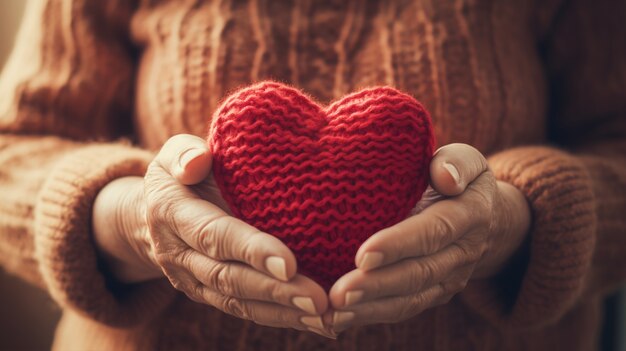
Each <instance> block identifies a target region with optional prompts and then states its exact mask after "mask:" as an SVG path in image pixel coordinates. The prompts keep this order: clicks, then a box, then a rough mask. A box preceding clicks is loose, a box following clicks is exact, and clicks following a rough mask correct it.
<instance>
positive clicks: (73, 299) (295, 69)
mask: <svg viewBox="0 0 626 351" xmlns="http://www.w3.org/2000/svg"><path fill="white" fill-rule="evenodd" d="M26 13H27V17H26V19H25V21H24V25H23V28H22V30H21V32H20V35H19V37H18V42H17V46H16V49H15V52H14V54H13V56H12V58H11V60H10V62H9V64H8V65H7V66H6V69H5V70H4V72H3V75H2V77H1V80H0V199H1V200H0V264H1V265H2V267H3V268H4V269H5V270H7V271H9V272H12V273H14V274H16V275H18V276H20V277H22V278H23V279H25V280H27V281H29V282H32V284H35V285H38V286H40V287H41V288H42V289H46V290H47V291H49V293H50V295H51V296H52V297H53V298H54V300H55V301H56V302H57V303H58V304H59V305H60V306H61V307H62V308H63V311H64V313H63V318H62V320H61V322H60V326H59V329H58V331H57V336H56V340H55V347H56V348H57V349H62V350H67V349H77V350H79V349H80V350H85V349H103V350H122V349H124V348H128V349H150V350H152V349H192V348H198V349H200V348H201V349H216V350H217V349H219V350H229V349H237V350H243V349H259V350H279V349H285V350H321V349H329V350H383V349H393V350H409V349H419V350H464V349H480V350H505V349H507V350H556V349H560V350H589V349H592V348H594V347H595V345H596V338H597V336H598V330H599V329H598V328H599V325H598V323H599V317H600V309H599V306H600V302H601V299H602V297H603V296H604V295H605V294H606V293H607V292H610V291H611V290H612V289H614V288H615V287H616V286H618V285H619V284H621V283H622V282H624V281H625V280H626V268H625V267H626V215H625V214H626V30H625V27H624V22H625V21H626V18H625V17H624V14H626V7H625V5H624V2H614V1H610V0H604V1H602V0H601V1H591V0H571V1H570V0H549V1H539V0H537V1H536V3H535V2H533V1H492V0H458V1H447V0H406V1H400V0H393V1H382V0H378V1H377V0H371V1H365V0H363V1H361V0H351V1H348V0H336V1H313V0H308V1H305V0H302V1H295V2H294V1H270V0H249V1H248V0H221V1H217V0H215V1H182V0H180V1H177V0H161V1H156V0H154V1H150V0H145V1H140V3H135V2H134V1H129V0H107V1H97V0H92V1H89V0H38V1H33V2H32V3H31V4H30V5H29V6H28V8H27V10H26ZM266 78H272V79H277V80H281V81H285V82H288V83H290V84H293V85H295V86H298V87H300V88H302V89H304V90H305V91H307V92H308V93H310V94H312V95H313V96H314V97H316V98H317V99H319V100H321V101H323V102H328V101H330V100H332V99H333V98H336V97H339V96H341V95H343V94H345V93H348V92H350V91H353V90H355V89H357V88H359V87H363V86H368V85H373V84H387V85H392V86H395V87H397V88H399V89H401V90H404V91H407V92H409V93H411V94H413V95H414V96H415V97H416V98H418V99H419V100H420V101H422V102H423V103H424V104H425V105H426V106H427V108H428V109H429V110H430V111H431V114H432V116H433V119H434V123H435V125H436V134H437V138H438V141H439V143H440V144H441V145H443V144H446V143H450V142H464V143H469V144H472V145H474V146H476V147H477V148H478V149H480V150H481V151H482V152H483V153H485V154H486V155H489V156H490V166H491V168H492V169H493V170H494V172H495V173H496V175H497V176H498V178H500V179H503V180H506V181H508V182H510V183H512V184H514V185H515V186H517V187H518V188H519V189H520V190H521V191H522V192H523V193H524V194H525V195H526V197H527V199H528V201H529V203H530V206H531V208H532V214H533V223H532V231H531V233H530V236H529V243H528V247H527V249H526V251H525V253H524V257H522V258H521V259H520V260H518V261H517V262H515V263H514V264H512V265H511V266H510V267H509V268H507V270H506V271H505V272H502V274H500V275H499V276H498V277H496V278H494V279H490V280H485V281H473V282H471V283H470V284H469V286H468V287H467V288H466V289H465V290H464V291H463V292H462V293H461V294H459V295H458V296H457V297H455V298H454V299H453V300H452V301H451V302H450V303H448V304H447V305H444V306H441V307H438V308H435V309H432V310H429V311H426V312H424V313H423V314H421V315H419V316H416V317H415V318H413V319H411V320H408V321H406V322H403V323H399V324H394V325H374V326H368V327H362V328H358V329H353V330H350V331H348V332H346V333H345V334H343V335H342V336H341V337H340V338H339V340H338V341H332V340H326V339H323V338H321V337H318V336H316V335H313V334H309V333H301V332H297V331H295V330H286V329H273V328H266V327H260V326H257V325H255V324H254V323H251V322H246V321H241V320H238V319H236V318H233V317H230V316H227V315H225V314H223V313H221V312H219V311H217V310H216V309H214V308H212V307H210V306H204V305H200V304H196V303H194V302H191V301H190V300H188V299H187V298H186V297H185V296H184V295H182V294H177V293H175V291H174V290H173V289H172V288H171V287H169V285H168V283H167V282H166V281H153V282H148V283H145V284H138V285H133V286H124V285H121V284H119V283H117V282H116V281H115V280H114V279H112V277H111V276H110V275H109V274H107V271H106V267H103V266H102V265H101V264H100V263H99V260H98V257H97V256H96V254H95V250H94V246H93V243H92V239H91V229H90V220H91V208H92V203H93V200H94V198H95V196H96V194H97V193H98V191H99V189H101V188H102V187H103V186H104V185H106V184H107V183H108V182H110V181H111V180H113V179H115V178H117V177H121V176H127V175H143V173H144V171H145V168H146V165H147V164H148V162H149V161H150V160H151V158H152V157H153V155H154V152H155V151H156V150H158V148H159V147H160V146H161V145H162V143H163V142H164V141H165V140H166V139H167V138H168V137H170V136H172V135H174V134H178V133H192V134H197V135H205V132H206V125H207V122H208V118H209V116H211V114H212V111H213V109H214V108H215V107H216V105H217V104H218V103H219V100H220V99H221V98H222V97H223V96H224V95H225V94H227V93H228V92H229V91H232V90H233V89H235V88H236V87H238V86H242V85H246V84H249V83H251V82H254V81H258V80H262V79H266ZM530 145H536V146H530Z"/></svg>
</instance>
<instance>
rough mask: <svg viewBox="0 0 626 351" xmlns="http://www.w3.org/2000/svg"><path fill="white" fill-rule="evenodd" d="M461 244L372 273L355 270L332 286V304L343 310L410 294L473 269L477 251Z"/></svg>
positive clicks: (478, 257) (330, 295)
mask: <svg viewBox="0 0 626 351" xmlns="http://www.w3.org/2000/svg"><path fill="white" fill-rule="evenodd" d="M463 245H464V244H463V243H462V242H461V243H453V244H452V245H449V246H448V247H446V248H445V249H443V250H441V251H439V252H436V253H435V254H433V255H429V256H424V257H420V258H409V259H406V260H402V261H400V262H397V263H396V264H393V265H388V266H385V267H381V268H379V269H375V270H372V271H364V270H361V269H355V270H353V271H351V272H349V273H347V274H346V275H344V276H343V277H341V278H340V279H339V280H338V281H337V282H336V283H335V284H334V285H333V286H332V288H331V289H330V293H329V297H330V301H331V304H332V306H333V307H334V308H344V307H347V306H351V305H354V304H357V303H366V302H368V301H372V300H375V299H379V298H384V297H392V296H403V295H410V294H413V293H415V292H416V291H419V290H422V289H423V288H425V287H429V286H432V285H434V284H437V283H440V282H442V281H445V280H446V279H448V278H449V277H450V276H453V275H455V274H458V272H459V271H462V272H465V271H466V268H472V267H473V266H474V265H475V264H476V262H477V261H478V260H479V259H480V256H481V253H480V252H478V250H473V249H471V246H469V245H467V246H463ZM471 251H474V252H471ZM470 266H471V267H470Z"/></svg>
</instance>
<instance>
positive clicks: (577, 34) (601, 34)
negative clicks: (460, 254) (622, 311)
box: [462, 0, 626, 329]
mask: <svg viewBox="0 0 626 351" xmlns="http://www.w3.org/2000/svg"><path fill="white" fill-rule="evenodd" d="M557 12H558V15H557V16H556V17H555V20H554V23H553V24H552V25H551V30H550V33H548V34H547V35H546V37H545V38H543V42H542V45H543V49H544V57H545V60H546V68H547V72H548V78H549V81H550V82H551V90H552V97H551V102H552V108H551V110H552V113H551V120H550V126H549V127H550V130H551V139H552V140H551V141H552V143H553V144H554V146H536V147H519V148H515V149H511V150H505V151H502V152H499V153H497V154H495V155H492V156H491V157H489V164H490V167H491V168H492V170H493V171H494V172H495V175H496V177H497V178H499V179H501V180H504V181H507V182H509V183H511V184H513V185H515V186H516V187H517V188H518V189H520V190H521V191H522V192H523V193H524V194H525V195H526V198H527V200H528V203H529V204H530V208H531V212H532V217H533V222H532V228H531V232H530V234H529V238H528V242H527V245H526V247H525V248H524V249H523V252H522V253H521V254H520V256H519V257H518V258H517V259H516V260H514V261H515V262H513V263H512V264H511V265H510V267H508V268H507V269H506V270H505V271H504V272H502V274H500V275H499V276H498V277H496V278H493V279H489V280H484V281H474V282H472V283H470V285H468V289H467V290H466V291H465V292H464V293H463V294H462V298H463V299H464V300H465V301H466V302H468V303H469V305H470V307H471V308H473V309H475V310H476V311H478V312H479V313H481V314H482V315H483V316H485V317H486V318H487V319H489V320H491V321H492V322H494V323H497V324H498V325H500V326H503V327H509V328H514V329H517V328H533V327H540V326H544V325H547V324H550V323H553V322H556V321H558V320H559V319H560V318H561V317H563V316H564V315H565V314H566V313H567V312H568V310H569V309H570V308H572V307H573V306H574V305H576V304H577V303H578V302H579V301H581V300H582V299H586V298H589V297H591V296H602V295H603V294H606V293H607V292H610V291H614V290H615V288H617V287H619V286H620V285H621V284H623V283H624V282H625V281H626V268H625V267H626V216H625V214H626V30H624V27H623V22H624V20H626V17H624V15H625V14H626V6H625V4H624V3H623V2H620V3H619V4H618V3H616V2H610V1H596V2H592V1H588V0H574V1H566V2H564V3H563V4H562V6H561V8H560V9H559V10H558V11H557Z"/></svg>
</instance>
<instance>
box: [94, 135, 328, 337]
mask: <svg viewBox="0 0 626 351" xmlns="http://www.w3.org/2000/svg"><path fill="white" fill-rule="evenodd" d="M210 169H211V154H210V151H209V150H208V149H207V146H206V143H205V141H204V140H203V139H201V138H198V137H195V136H191V135H177V136H174V137H172V138H170V139H169V140H168V141H167V142H166V143H165V144H164V146H163V148H162V149H161V150H160V152H159V154H158V155H157V156H156V158H155V159H154V161H153V162H152V163H151V164H150V166H149V167H148V171H147V173H146V176H145V178H140V177H126V178H121V179H118V180H116V181H113V182H111V183H110V184H108V185H107V186H106V187H105V188H104V189H103V190H102V191H101V192H100V194H99V195H98V197H97V199H96V202H95V204H94V210H93V215H94V218H93V227H94V237H95V241H96V245H97V247H98V249H99V251H100V252H101V255H102V257H103V259H104V260H105V262H106V263H107V265H108V267H109V269H110V270H111V272H112V273H113V274H114V275H115V276H116V277H117V278H118V279H119V280H121V281H124V282H129V283H132V282H138V281H144V280H148V279H154V278H159V277H162V276H163V274H164V275H165V276H166V277H167V278H168V279H169V281H170V282H171V283H172V285H173V286H174V287H175V288H176V289H178V290H180V291H182V292H183V293H185V294H186V295H187V296H188V297H189V298H190V299H192V300H194V301H196V302H199V303H204V304H207V305H211V306H214V307H216V308H218V309H220V310H222V311H224V312H226V313H229V314H232V315H235V316H237V317H239V318H243V319H249V320H252V321H254V322H256V323H258V324H262V325H267V326H273V327H289V328H295V329H300V330H307V329H308V330H311V331H314V332H316V333H319V334H322V335H324V336H329V337H332V336H333V335H331V334H329V333H328V332H327V331H324V330H323V325H322V320H321V317H320V314H322V313H323V312H324V311H325V310H326V309H327V306H328V298H327V295H326V293H325V291H324V290H323V289H322V287H320V286H319V285H318V284H317V283H315V282H313V281H312V280H311V279H309V278H307V277H305V276H302V275H300V274H296V270H297V267H296V259H295V257H294V255H293V253H292V252H291V251H290V250H289V248H287V246H285V245H284V244H283V243H282V242H281V241H280V240H279V239H278V238H276V237H274V236H272V235H270V234H266V233H262V232H260V231H259V230H258V229H256V228H254V227H252V226H250V225H248V224H246V223H244V222H243V221H240V220H238V219H236V218H234V217H231V216H229V214H228V208H227V205H226V204H225V203H224V201H223V199H222V198H221V196H220V192H219V189H218V188H217V186H216V184H215V182H214V180H213V179H212V177H211V176H210Z"/></svg>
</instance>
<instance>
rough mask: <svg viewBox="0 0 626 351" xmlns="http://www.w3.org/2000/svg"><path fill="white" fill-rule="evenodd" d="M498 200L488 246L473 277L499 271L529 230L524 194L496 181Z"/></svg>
mask: <svg viewBox="0 0 626 351" xmlns="http://www.w3.org/2000/svg"><path fill="white" fill-rule="evenodd" d="M497 187H498V194H499V201H498V203H497V204H496V206H495V210H496V211H497V214H496V220H495V222H494V225H493V233H492V240H491V245H490V248H489V250H488V251H487V253H486V254H485V256H484V257H483V259H482V260H481V262H480V263H479V267H477V269H476V273H475V274H474V278H486V277H490V276H493V275H496V274H498V273H499V272H501V271H502V270H503V269H504V268H505V267H506V266H507V265H508V264H509V263H510V262H511V261H512V259H513V258H514V257H516V256H518V254H519V253H520V251H521V250H522V248H523V247H524V245H523V244H524V242H525V241H526V239H527V237H528V233H529V230H530V222H531V214H530V207H529V205H528V202H527V200H526V198H525V196H524V194H523V193H522V192H521V191H520V190H519V189H517V188H516V187H515V186H513V185H511V184H509V183H506V182H502V181H498V182H497Z"/></svg>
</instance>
